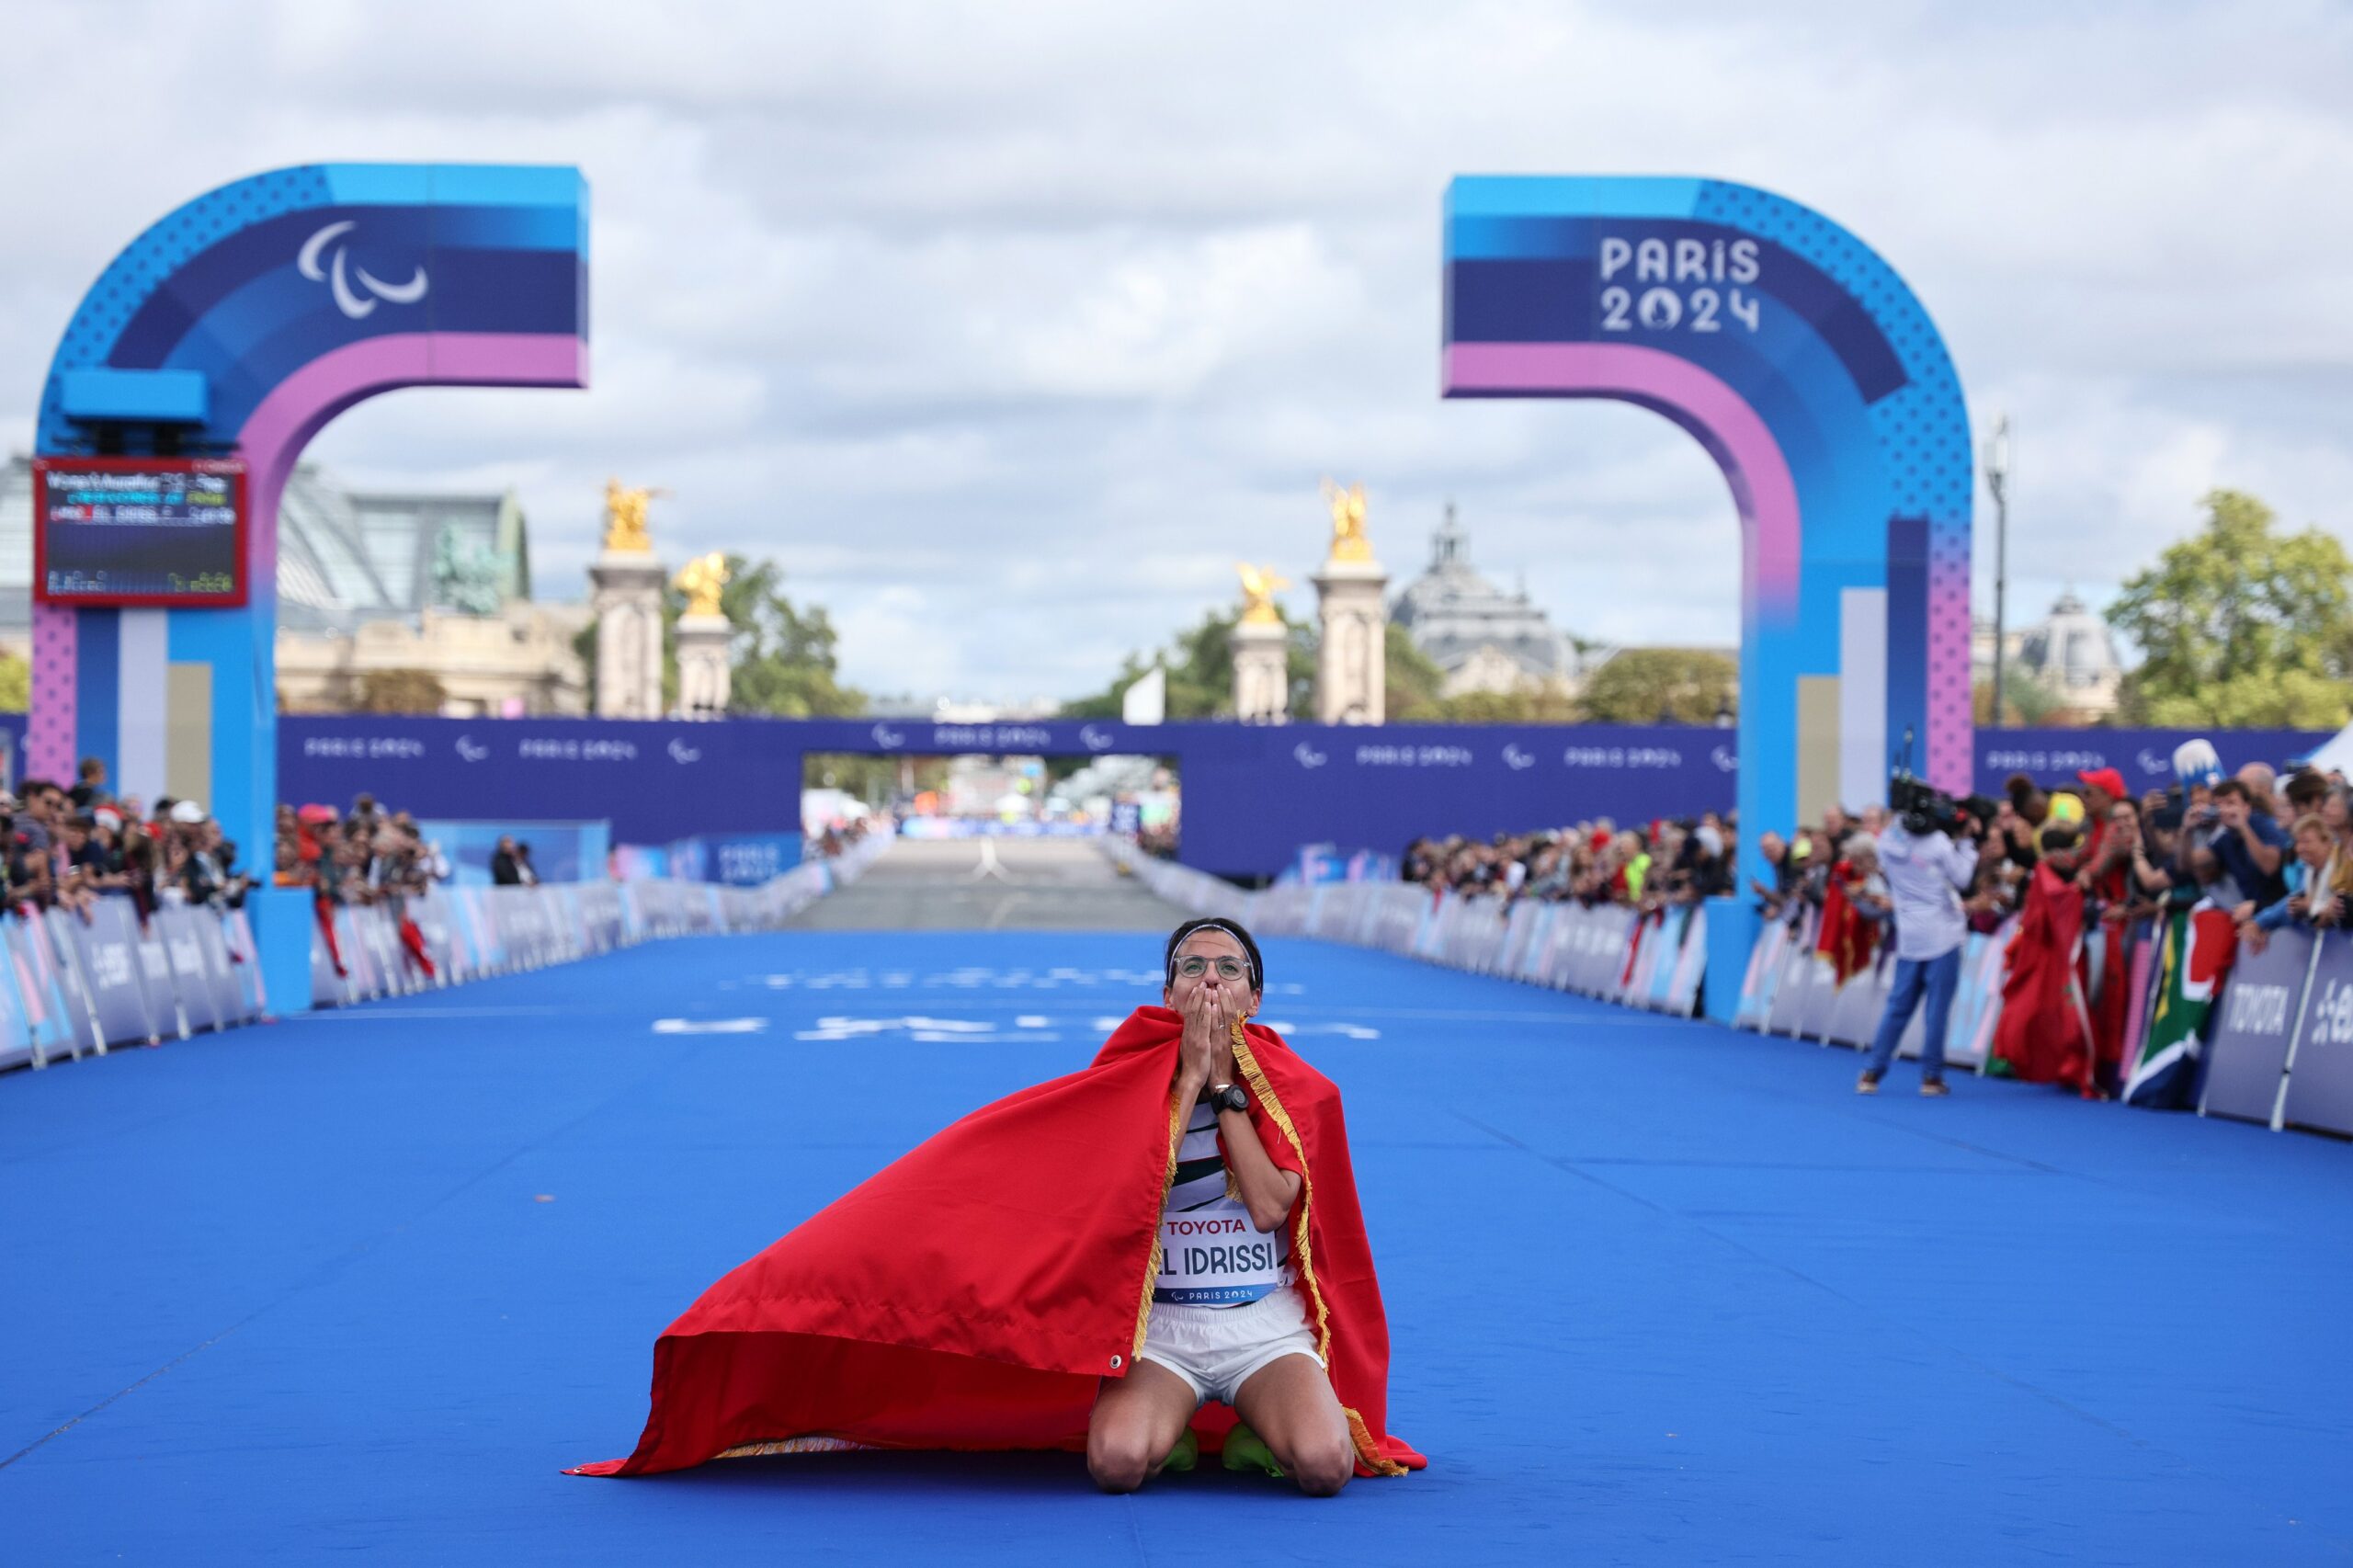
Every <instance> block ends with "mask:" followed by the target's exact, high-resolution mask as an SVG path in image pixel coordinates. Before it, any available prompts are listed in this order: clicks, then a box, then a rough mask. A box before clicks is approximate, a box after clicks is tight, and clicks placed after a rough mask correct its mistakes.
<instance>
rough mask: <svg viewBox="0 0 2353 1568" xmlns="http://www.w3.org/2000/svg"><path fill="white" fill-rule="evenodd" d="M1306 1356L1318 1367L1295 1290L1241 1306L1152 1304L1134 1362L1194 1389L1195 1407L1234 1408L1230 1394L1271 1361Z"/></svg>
mask: <svg viewBox="0 0 2353 1568" xmlns="http://www.w3.org/2000/svg"><path fill="white" fill-rule="evenodd" d="M1285 1356H1304V1357H1306V1358H1308V1359H1309V1360H1311V1361H1313V1362H1314V1363H1315V1364H1316V1365H1317V1366H1319V1367H1321V1366H1322V1365H1324V1358H1323V1357H1321V1356H1318V1355H1317V1354H1316V1353H1315V1331H1314V1330H1313V1329H1312V1328H1310V1327H1309V1326H1308V1324H1307V1303H1306V1302H1305V1301H1302V1300H1301V1298H1300V1294H1299V1290H1298V1287H1296V1286H1292V1285H1285V1286H1282V1287H1281V1288H1280V1289H1279V1290H1270V1291H1268V1292H1267V1294H1266V1295H1263V1296H1261V1297H1259V1298H1258V1299H1257V1300H1256V1301H1253V1302H1251V1303H1250V1304H1249V1305H1248V1306H1245V1307H1180V1306H1177V1305H1176V1304H1175V1303H1174V1302H1169V1301H1154V1303H1153V1306H1152V1316H1151V1318H1150V1319H1149V1320H1147V1321H1146V1322H1145V1324H1144V1329H1143V1349H1142V1351H1140V1352H1139V1353H1138V1354H1137V1357H1136V1359H1138V1360H1140V1361H1151V1362H1154V1364H1156V1365H1159V1366H1162V1367H1165V1368H1167V1369H1169V1370H1170V1371H1172V1372H1174V1373H1176V1375H1177V1376H1178V1377H1180V1378H1182V1379H1184V1380H1185V1381H1186V1382H1188V1383H1189V1384H1190V1385H1192V1390H1193V1398H1194V1400H1195V1402H1196V1403H1197V1404H1207V1403H1209V1402H1210V1401H1211V1400H1215V1401H1217V1402H1218V1403H1221V1404H1232V1403H1233V1395H1234V1392H1235V1391H1236V1390H1238V1389H1240V1388H1241V1387H1242V1385H1243V1384H1244V1383H1246V1382H1248V1381H1250V1378H1251V1375H1252V1374H1253V1373H1255V1372H1256V1371H1257V1370H1258V1369H1260V1368H1262V1367H1264V1366H1266V1365H1267V1363H1268V1362H1270V1361H1276V1360H1279V1359H1280V1358H1283V1357H1285Z"/></svg>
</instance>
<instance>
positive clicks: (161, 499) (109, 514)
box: [33, 458, 245, 606]
mask: <svg viewBox="0 0 2353 1568" xmlns="http://www.w3.org/2000/svg"><path fill="white" fill-rule="evenodd" d="M244 557H245V468H244V464H243V463H241V462H234V461H229V460H222V459H218V458H39V459H36V460H34V462H33V597H36V598H38V599H40V600H42V601H43V602H45V603H48V604H58V605H194V606H203V605H242V604H244V602H245V565H244Z"/></svg>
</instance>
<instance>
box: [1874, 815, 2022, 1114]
mask: <svg viewBox="0 0 2353 1568" xmlns="http://www.w3.org/2000/svg"><path fill="white" fill-rule="evenodd" d="M1887 796H1888V800H1889V801H1890V802H1891V803H1892V804H1893V806H1894V808H1895V812H1896V815H1895V819H1894V820H1893V822H1891V823H1889V824H1887V826H1886V827H1885V828H1884V829H1882V830H1881V833H1880V835H1879V859H1880V868H1881V874H1882V875H1884V876H1885V877H1886V879H1887V887H1888V894H1889V897H1890V899H1891V901H1892V902H1893V904H1894V906H1895V986H1894V989H1893V991H1891V992H1890V993H1889V994H1888V998H1887V1010H1886V1011H1885V1012H1883V1013H1881V1015H1880V1020H1879V1033H1878V1034H1877V1035H1876V1036H1874V1037H1873V1039H1872V1040H1871V1055H1870V1061H1869V1062H1866V1063H1864V1065H1863V1071H1862V1074H1861V1075H1860V1076H1859V1077H1858V1078H1857V1079H1856V1080H1855V1092H1856V1093H1857V1094H1859V1095H1875V1094H1877V1093H1879V1085H1880V1080H1881V1078H1884V1077H1885V1076H1887V1069H1888V1066H1889V1064H1890V1063H1891V1062H1893V1061H1894V1060H1895V1048H1896V1046H1897V1044H1898V1043H1899V1042H1900V1041H1901V1040H1903V1038H1904V1027H1905V1026H1906V1025H1908V1024H1909V1023H1911V1021H1912V1013H1913V1010H1914V1009H1915V1008H1916V1007H1917V1006H1919V1005H1920V998H1921V994H1922V993H1923V992H1925V993H1926V994H1927V1001H1928V1018H1927V1034H1926V1037H1925V1038H1924V1039H1923V1040H1922V1041H1921V1046H1920V1092H1921V1093H1922V1094H1924V1095H1929V1096H1937V1095H1945V1094H1949V1093H1950V1092H1951V1091H1950V1090H1949V1089H1948V1088H1947V1087H1946V1086H1945V1028H1946V1025H1947V1023H1948V1022H1949V1020H1950V1018H1951V1017H1952V998H1953V993H1954V992H1955V991H1956V990H1958V989H1959V988H1960V984H1961V944H1962V942H1963V941H1964V940H1966V939H1967V937H1968V936H1969V923H1968V919H1967V917H1966V916H1965V915H1964V914H1963V913H1962V911H1961V897H1962V895H1963V894H1965V893H1967V892H1969V890H1970V887H1971V884H1972V883H1973V882H1974V881H1976V880H1977V860H1978V855H1979V852H1980V851H1979V841H1980V839H1981V838H1982V837H1983V836H1984V824H1985V823H1986V822H1988V821H1990V820H1991V819H1992V817H1993V814H1994V807H1993V804H1992V802H1990V801H1980V800H1978V799H1977V798H1976V797H1974V796H1972V797H1971V798H1970V800H1969V801H1968V802H1967V803H1966V805H1964V804H1963V803H1962V802H1961V801H1955V800H1954V799H1953V798H1952V797H1951V796H1949V795H1947V794H1944V793H1942V792H1940V791H1938V790H1931V789H1929V788H1928V787H1927V785H1926V784H1923V783H1922V782H1920V780H1918V779H1917V778H1913V777H1912V776H1911V775H1909V774H1908V773H1899V774H1897V775H1896V776H1895V777H1894V778H1892V779H1890V780H1889V781H1888V790H1887Z"/></svg>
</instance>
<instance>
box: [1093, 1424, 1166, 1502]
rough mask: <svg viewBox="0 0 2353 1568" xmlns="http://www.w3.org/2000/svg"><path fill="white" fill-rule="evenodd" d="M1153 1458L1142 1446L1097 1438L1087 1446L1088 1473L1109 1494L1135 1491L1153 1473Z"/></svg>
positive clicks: (1135, 1443)
mask: <svg viewBox="0 0 2353 1568" xmlns="http://www.w3.org/2000/svg"><path fill="white" fill-rule="evenodd" d="M1153 1458H1154V1456H1153V1455H1152V1454H1151V1453H1149V1452H1147V1451H1146V1450H1145V1446H1144V1445H1143V1444H1142V1443H1139V1442H1134V1441H1131V1440H1128V1439H1125V1438H1119V1437H1096V1438H1092V1439H1090V1440H1089V1441H1088V1443H1087V1445H1086V1473H1087V1474H1089V1475H1091V1476H1093V1477H1094V1478H1095V1484H1096V1485H1097V1486H1099V1487H1101V1488H1102V1489H1103V1490H1104V1491H1106V1492H1133V1491H1134V1490H1135V1489H1136V1488H1137V1487H1139V1486H1142V1484H1143V1483H1144V1481H1145V1478H1146V1477H1148V1476H1150V1475H1151V1474H1152V1461H1153Z"/></svg>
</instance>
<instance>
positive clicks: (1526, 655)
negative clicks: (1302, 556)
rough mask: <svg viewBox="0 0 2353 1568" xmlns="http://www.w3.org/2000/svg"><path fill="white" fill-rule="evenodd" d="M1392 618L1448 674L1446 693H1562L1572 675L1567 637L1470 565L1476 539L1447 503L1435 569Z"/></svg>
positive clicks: (1434, 538)
mask: <svg viewBox="0 0 2353 1568" xmlns="http://www.w3.org/2000/svg"><path fill="white" fill-rule="evenodd" d="M1389 619H1391V620H1392V621H1394V622H1395V623H1396V624H1397V625H1399V626H1402V627H1404V629H1405V633H1406V635H1407V636H1409V637H1411V638H1412V639H1413V640H1414V645H1415V647H1417V648H1419V649H1420V650H1421V651H1422V652H1423V653H1427V655H1429V659H1430V662H1431V663H1432V664H1434V665H1438V668H1439V669H1440V670H1443V671H1444V672H1445V673H1446V680H1445V683H1444V684H1443V685H1442V686H1441V687H1439V690H1440V692H1441V694H1442V695H1444V696H1447V697H1459V696H1461V694H1463V693H1464V692H1469V691H1494V692H1508V691H1524V690H1528V689H1529V688H1531V687H1560V686H1563V685H1564V684H1565V683H1566V682H1567V681H1568V679H1569V677H1570V676H1571V674H1572V673H1573V670H1572V665H1573V661H1572V658H1571V652H1570V646H1569V642H1568V639H1567V638H1565V637H1563V636H1562V635H1561V634H1560V633H1559V632H1558V631H1553V630H1552V618H1551V617H1550V616H1547V615H1546V614H1545V613H1544V612H1543V611H1542V610H1540V609H1539V608H1536V607H1535V606H1534V605H1532V604H1530V603H1529V599H1528V595H1527V594H1526V593H1525V592H1520V593H1508V594H1507V593H1506V592H1504V590H1503V589H1501V588H1499V587H1497V586H1495V584H1493V583H1490V582H1489V581H1487V579H1486V578H1484V577H1483V576H1481V575H1480V574H1478V572H1477V571H1476V570H1475V569H1473V568H1472V564H1471V536H1470V534H1469V533H1468V532H1467V531H1465V530H1464V528H1463V527H1462V525H1461V521H1460V520H1459V519H1457V517H1455V514H1454V507H1453V506H1452V504H1451V503H1449V505H1448V506H1447V508H1446V517H1445V519H1444V520H1443V521H1442V522H1440V523H1439V524H1438V532H1436V533H1435V534H1432V535H1431V536H1430V563H1429V566H1428V567H1427V569H1426V570H1425V571H1424V572H1423V573H1422V574H1421V575H1420V576H1418V577H1416V578H1415V579H1414V581H1413V582H1411V583H1409V584H1408V585H1406V586H1405V589H1404V592H1403V593H1400V594H1399V595H1398V596H1397V602H1396V603H1395V605H1394V606H1393V607H1392V608H1391V609H1390V612H1389Z"/></svg>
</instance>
